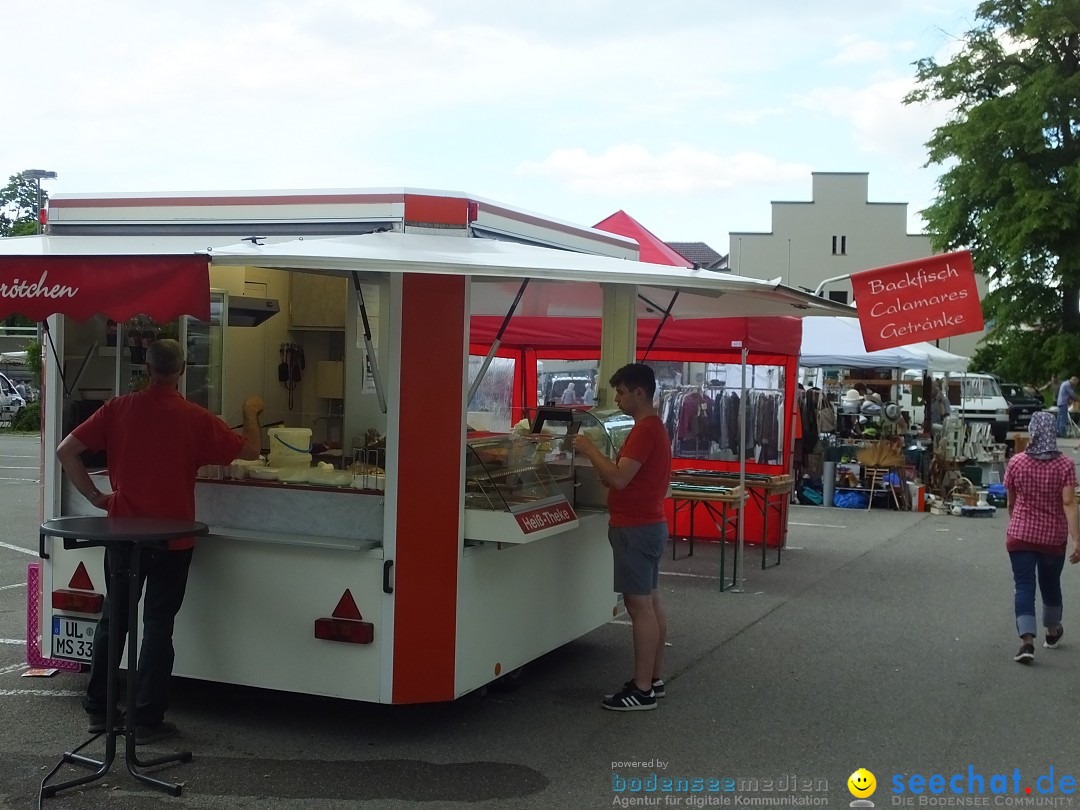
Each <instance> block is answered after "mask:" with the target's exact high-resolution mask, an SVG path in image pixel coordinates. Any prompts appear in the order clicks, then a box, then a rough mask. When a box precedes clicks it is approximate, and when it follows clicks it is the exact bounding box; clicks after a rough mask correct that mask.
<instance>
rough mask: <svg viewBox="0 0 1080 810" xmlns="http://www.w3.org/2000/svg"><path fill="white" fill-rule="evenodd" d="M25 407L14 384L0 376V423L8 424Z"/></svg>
mask: <svg viewBox="0 0 1080 810" xmlns="http://www.w3.org/2000/svg"><path fill="white" fill-rule="evenodd" d="M25 407H26V400H25V399H23V397H22V394H20V393H19V392H18V391H17V390H16V389H15V383H13V382H12V381H11V380H9V379H8V377H7V375H6V374H0V422H4V423H10V422H11V420H12V419H14V418H15V414H17V413H18V412H19V411H21V410H22V409H23V408H25Z"/></svg>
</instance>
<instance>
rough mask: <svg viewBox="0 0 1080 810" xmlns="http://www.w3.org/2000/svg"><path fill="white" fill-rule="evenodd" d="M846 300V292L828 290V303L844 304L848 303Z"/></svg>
mask: <svg viewBox="0 0 1080 810" xmlns="http://www.w3.org/2000/svg"><path fill="white" fill-rule="evenodd" d="M847 298H848V294H847V290H829V300H830V301H837V302H838V303H841V304H846V303H847V302H848V300H847Z"/></svg>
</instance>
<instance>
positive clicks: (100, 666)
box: [83, 548, 192, 726]
mask: <svg viewBox="0 0 1080 810" xmlns="http://www.w3.org/2000/svg"><path fill="white" fill-rule="evenodd" d="M124 553H125V554H126V552H124ZM109 556H110V554H109V551H108V550H106V552H105V582H106V583H107V584H108V585H111V582H110V579H111V578H110V577H109ZM191 556H192V549H187V550H186V551H166V550H165V549H151V548H146V549H143V552H142V570H141V574H142V577H141V579H142V582H141V583H140V587H142V586H144V585H145V589H146V595H145V596H144V597H143V600H142V602H143V633H142V643H141V645H140V647H139V671H138V676H137V678H136V687H135V723H136V725H140V726H156V725H158V724H159V723H160V722H161V721H162V719H163V718H164V717H165V711H166V709H168V708H169V678H170V677H172V668H173V657H174V653H173V644H172V635H173V625H174V623H175V619H176V614H177V613H179V612H180V606H181V605H182V604H183V603H184V592H185V591H186V590H187V579H188V568H189V566H190V565H191ZM124 567H125V568H126V565H124ZM113 599H115V600H116V602H117V607H118V608H119V610H120V627H118V628H113V627H110V626H109V602H110V600H113ZM135 609H138V608H137V606H136V607H135ZM127 621H128V590H127V582H126V581H125V583H124V586H123V587H122V588H120V590H119V592H116V591H114V590H112V588H111V587H110V588H109V590H108V592H107V593H106V595H105V604H104V605H103V606H102V609H101V618H100V619H98V625H97V630H96V631H95V633H94V653H93V660H92V661H91V662H90V683H89V684H88V685H87V688H86V696H85V697H84V698H83V708H84V709H86V711H88V712H91V713H97V712H104V711H105V708H106V706H107V705H108V700H107V698H106V685H107V683H108V682H107V680H106V679H107V678H108V671H109V670H108V666H109V665H108V660H107V659H108V649H109V635H110V634H111V633H114V632H119V634H120V635H119V640H120V644H119V654H120V658H118V660H117V661H116V662H114V664H113V666H116V667H118V666H119V663H120V661H122V660H123V650H124V642H125V640H126V633H125V631H126V629H127ZM121 682H122V681H121Z"/></svg>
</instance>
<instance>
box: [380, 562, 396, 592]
mask: <svg viewBox="0 0 1080 810" xmlns="http://www.w3.org/2000/svg"><path fill="white" fill-rule="evenodd" d="M393 567H394V561H393V560H386V561H385V562H384V563H383V564H382V589H383V593H393V592H394V586H393V585H391V584H390V569H392V568H393Z"/></svg>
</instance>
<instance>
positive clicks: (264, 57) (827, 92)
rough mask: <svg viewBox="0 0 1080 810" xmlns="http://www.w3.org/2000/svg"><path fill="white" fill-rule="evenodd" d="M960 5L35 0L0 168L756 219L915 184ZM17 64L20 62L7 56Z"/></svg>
mask: <svg viewBox="0 0 1080 810" xmlns="http://www.w3.org/2000/svg"><path fill="white" fill-rule="evenodd" d="M975 5H976V0H966V2H965V1H964V0H890V2H888V3H879V2H867V0H818V1H811V2H806V0H758V1H757V2H752V3H741V2H740V3H735V2H731V0H666V1H665V2H645V1H644V0H532V2H528V3H524V2H515V0H454V2H449V0H441V2H438V1H437V0H415V2H395V0H379V1H378V2H376V1H375V0H290V1H289V2H271V1H270V0H266V1H260V0H213V2H211V0H178V1H177V2H174V3H171V4H158V3H151V2H149V0H97V1H96V2H93V3H87V2H85V0H79V2H71V0H53V2H49V3H15V4H9V5H8V7H6V8H5V10H4V27H5V28H6V33H5V36H4V51H5V53H4V56H5V62H6V64H7V65H8V68H9V70H8V74H9V77H10V76H11V75H18V76H19V77H20V79H19V82H18V84H16V83H14V82H13V81H12V80H11V79H10V78H9V81H8V82H7V83H6V89H7V93H6V96H7V100H6V104H7V109H8V116H9V117H8V121H9V124H8V126H7V127H5V130H6V132H7V133H8V134H7V137H5V139H4V140H3V141H2V142H0V175H2V176H3V177H7V176H8V175H10V174H14V173H16V172H18V171H20V170H22V169H30V168H37V169H49V170H53V171H56V172H57V173H58V175H59V177H58V179H57V180H54V181H47V184H46V187H47V188H48V189H49V190H50V191H52V192H54V193H56V192H95V191H200V190H257V189H274V188H297V189H301V188H303V189H310V188H368V187H387V186H390V187H401V186H407V187H415V188H429V189H445V190H453V191H463V192H467V193H470V194H473V195H476V196H480V197H485V198H488V199H492V200H495V201H497V202H501V203H506V204H509V205H513V206H516V207H519V208H524V209H527V210H531V211H536V212H539V213H542V214H546V215H550V216H554V217H558V218H561V219H565V220H569V221H571V222H575V223H579V224H584V225H592V224H595V223H596V222H598V221H599V220H601V219H603V218H604V217H606V216H608V215H609V214H611V213H613V212H614V211H617V210H619V209H623V210H625V211H627V212H628V213H629V214H630V215H631V216H633V217H635V218H636V219H638V220H639V221H641V222H642V223H643V224H644V225H645V226H646V227H648V228H649V229H651V230H652V231H653V232H655V233H656V234H657V235H658V236H660V237H661V238H662V239H665V240H668V241H677V240H686V241H691V240H700V241H706V242H709V243H710V244H711V245H712V246H713V247H714V248H716V249H717V250H719V251H720V252H721V253H726V252H727V244H728V232H729V231H733V230H737V231H746V230H769V228H770V206H769V203H770V202H771V201H772V200H809V199H810V193H811V188H810V186H811V179H810V173H811V172H812V171H856V172H869V175H870V199H871V200H872V201H879V202H908V203H910V206H909V224H910V229H911V230H912V231H916V230H919V229H921V227H922V221H921V219H920V218H919V217H918V210H919V209H921V208H922V207H924V206H925V205H926V204H927V203H928V202H929V201H930V200H931V199H932V198H933V196H934V193H935V181H936V177H937V171H936V169H933V168H931V169H923V168H922V165H923V164H924V163H925V149H924V146H923V144H924V143H925V142H926V141H927V140H928V139H929V137H930V135H931V132H932V130H933V127H934V126H935V125H937V124H939V123H941V122H942V121H944V120H945V116H946V115H947V113H948V111H947V110H943V109H940V108H933V107H927V106H916V107H905V106H903V105H902V104H901V103H900V99H901V98H902V97H903V95H904V94H905V93H906V92H907V91H908V90H909V89H910V88H911V87H912V86H913V75H914V67H913V66H912V64H911V63H912V62H914V61H915V60H916V59H918V58H920V57H924V56H939V57H940V56H942V55H943V54H944V55H946V56H947V55H948V53H950V52H952V51H953V50H955V48H956V41H957V39H958V38H959V37H961V36H962V35H963V34H964V32H965V31H967V30H968V29H969V28H970V27H971V24H972V20H973V15H972V12H973V10H974V7H975ZM14 67H18V70H17V71H15V70H12V68H14Z"/></svg>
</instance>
